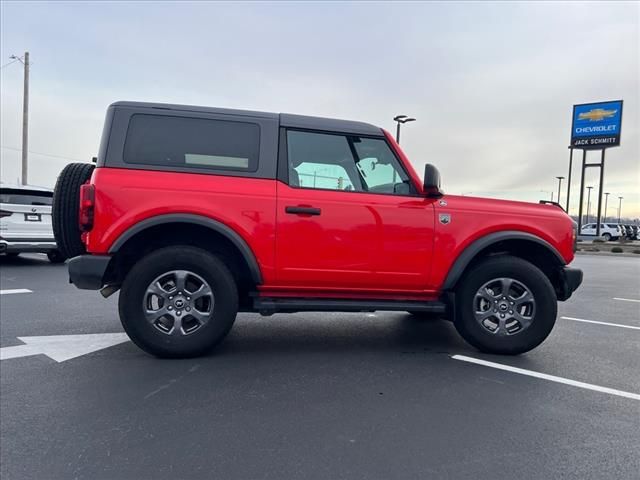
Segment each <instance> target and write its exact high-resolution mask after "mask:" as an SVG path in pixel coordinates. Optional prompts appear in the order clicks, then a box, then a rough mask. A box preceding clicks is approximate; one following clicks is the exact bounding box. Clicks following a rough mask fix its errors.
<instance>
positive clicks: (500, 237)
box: [442, 230, 567, 291]
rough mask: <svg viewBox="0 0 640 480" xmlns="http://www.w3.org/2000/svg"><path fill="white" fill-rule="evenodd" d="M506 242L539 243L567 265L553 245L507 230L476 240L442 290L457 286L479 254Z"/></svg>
mask: <svg viewBox="0 0 640 480" xmlns="http://www.w3.org/2000/svg"><path fill="white" fill-rule="evenodd" d="M505 240H526V241H529V242H534V243H537V244H538V245H541V246H543V247H545V248H546V249H547V250H549V251H550V252H551V253H552V254H553V255H554V256H555V258H556V259H557V260H558V263H559V264H560V265H566V264H567V262H565V260H564V258H562V255H560V253H559V252H558V251H557V250H556V249H555V248H554V247H553V245H551V244H550V243H549V242H547V241H546V240H543V239H542V238H540V237H538V236H536V235H532V234H530V233H526V232H519V231H517V230H513V231H511V230H507V231H503V232H495V233H490V234H488V235H485V236H484V237H480V238H479V239H477V240H475V241H474V242H473V243H471V244H470V245H468V246H467V247H466V248H465V249H464V250H463V251H462V253H461V254H460V255H458V258H457V259H456V261H455V262H454V263H453V265H452V266H451V268H450V269H449V273H448V274H447V277H446V279H445V281H444V284H443V286H442V290H444V291H446V290H451V289H452V288H453V287H454V286H455V284H456V283H457V282H458V280H459V279H460V277H461V276H462V272H464V270H465V268H467V266H468V265H469V264H470V263H471V261H472V260H473V259H474V258H475V256H476V255H477V254H478V253H480V252H481V251H482V250H484V249H485V248H487V247H490V246H491V245H493V244H495V243H498V242H504V241H505Z"/></svg>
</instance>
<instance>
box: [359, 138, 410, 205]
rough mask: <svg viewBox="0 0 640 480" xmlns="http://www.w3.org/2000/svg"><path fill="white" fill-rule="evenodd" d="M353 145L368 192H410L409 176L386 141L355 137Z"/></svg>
mask: <svg viewBox="0 0 640 480" xmlns="http://www.w3.org/2000/svg"><path fill="white" fill-rule="evenodd" d="M353 145H354V148H355V150H356V153H357V154H358V159H359V160H358V162H357V166H358V170H359V171H360V174H361V175H362V176H363V177H364V181H365V183H366V185H367V187H368V188H367V190H368V191H369V192H374V193H404V194H409V193H411V192H410V185H411V182H409V177H408V176H407V174H406V173H405V172H404V170H403V169H402V168H401V167H400V163H399V162H398V159H397V158H396V157H395V155H394V154H393V152H391V149H390V148H389V145H387V142H385V141H384V140H382V139H376V138H355V139H354V142H353Z"/></svg>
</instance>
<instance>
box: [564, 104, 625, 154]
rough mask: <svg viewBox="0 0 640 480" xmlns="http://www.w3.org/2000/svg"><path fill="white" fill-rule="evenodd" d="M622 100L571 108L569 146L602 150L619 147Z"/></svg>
mask: <svg viewBox="0 0 640 480" xmlns="http://www.w3.org/2000/svg"><path fill="white" fill-rule="evenodd" d="M621 125H622V100H616V101H612V102H599V103H585V104H582V105H574V106H573V122H572V124H571V146H572V147H574V148H583V149H602V148H608V147H617V146H618V145H620V127H621Z"/></svg>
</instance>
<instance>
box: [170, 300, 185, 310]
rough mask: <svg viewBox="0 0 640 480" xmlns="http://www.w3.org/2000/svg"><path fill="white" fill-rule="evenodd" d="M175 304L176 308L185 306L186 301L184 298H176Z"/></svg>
mask: <svg viewBox="0 0 640 480" xmlns="http://www.w3.org/2000/svg"><path fill="white" fill-rule="evenodd" d="M173 305H174V306H175V307H176V308H182V307H184V306H185V301H184V300H183V299H182V298H176V299H175V300H174V301H173Z"/></svg>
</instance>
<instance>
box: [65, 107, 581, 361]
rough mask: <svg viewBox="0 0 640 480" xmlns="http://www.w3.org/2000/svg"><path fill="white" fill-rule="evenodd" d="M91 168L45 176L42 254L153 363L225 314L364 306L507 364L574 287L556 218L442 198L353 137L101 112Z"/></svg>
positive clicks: (211, 331)
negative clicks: (445, 323) (101, 304)
mask: <svg viewBox="0 0 640 480" xmlns="http://www.w3.org/2000/svg"><path fill="white" fill-rule="evenodd" d="M96 162H97V165H96V167H95V168H94V166H93V165H91V164H83V163H76V164H70V165H68V166H67V167H65V169H64V170H63V171H62V173H61V174H60V176H59V178H58V181H57V184H56V188H55V193H54V206H53V208H54V210H53V226H54V231H55V237H56V241H57V243H58V245H59V247H60V249H61V250H62V252H63V253H64V255H66V256H67V257H68V258H71V260H69V263H68V267H69V275H70V281H71V282H72V283H73V284H75V285H76V286H77V287H78V288H83V289H94V290H101V292H102V294H103V295H104V296H105V297H106V296H109V295H111V294H113V293H114V292H116V291H118V290H120V291H121V292H120V298H119V311H120V318H121V320H122V324H123V326H124V329H125V330H126V332H127V333H128V335H129V336H130V337H131V339H132V340H133V341H134V342H135V343H136V344H137V345H138V346H140V347H141V348H142V349H144V350H146V351H147V352H150V353H152V354H154V355H157V356H162V357H183V356H194V355H199V354H202V353H204V352H206V351H207V350H209V349H211V348H212V347H213V346H214V345H216V344H217V343H218V342H220V341H221V340H222V339H223V338H224V337H225V335H226V334H227V333H228V332H229V330H230V328H231V326H232V325H233V322H234V320H235V318H236V314H237V313H238V312H239V311H251V312H259V313H261V314H263V315H271V314H273V313H277V312H301V311H357V312H360V311H374V310H396V311H408V312H411V313H413V314H416V315H419V314H427V313H430V314H441V315H442V316H444V317H446V318H449V319H450V320H452V321H453V322H454V324H455V327H456V328H457V330H458V331H459V332H460V334H461V335H462V336H463V337H464V338H465V339H466V340H467V341H468V342H469V343H471V344H472V345H473V346H475V347H476V348H478V349H480V350H482V351H485V352H492V353H503V354H518V353H522V352H526V351H528V350H530V349H532V348H534V347H536V346H537V345H539V344H540V343H541V342H542V341H543V340H544V339H545V338H546V337H547V335H549V333H550V332H551V329H552V328H553V325H554V323H555V320H556V311H557V301H558V300H566V299H567V298H569V296H570V295H571V294H572V292H573V291H574V290H575V289H576V288H577V287H578V286H579V285H580V283H581V281H582V272H581V271H580V270H578V269H574V268H569V267H568V266H567V265H568V264H569V263H570V262H571V261H572V260H573V256H574V254H573V252H574V246H575V241H576V226H575V224H574V222H572V220H571V219H570V218H569V217H568V216H567V215H566V214H565V212H564V211H563V210H562V209H561V208H559V207H558V206H557V205H545V204H542V205H538V204H531V203H523V202H512V201H499V200H491V199H482V198H472V197H463V196H454V195H445V194H444V193H443V192H442V191H441V189H440V178H439V173H438V171H437V170H436V169H435V168H434V167H433V166H432V165H427V166H426V168H425V175H424V180H423V181H421V180H420V178H419V177H418V175H417V174H416V172H415V171H414V169H413V168H412V166H411V163H410V162H409V160H408V159H407V157H406V156H405V155H404V153H403V152H402V150H401V149H400V147H399V146H398V145H397V143H396V142H395V141H394V139H393V138H392V137H391V135H390V134H389V133H388V132H386V131H385V130H382V129H380V128H378V127H375V126H373V125H369V124H366V123H360V122H352V121H344V120H332V119H326V118H314V117H306V116H299V115H288V114H276V113H263V112H253V111H241V110H227V109H220V108H202V107H190V106H178V105H164V104H148V103H135V102H117V103H114V104H113V105H111V106H110V107H109V109H108V111H107V117H106V122H105V126H104V132H103V134H102V141H101V144H100V149H99V154H98V157H97V160H96Z"/></svg>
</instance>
